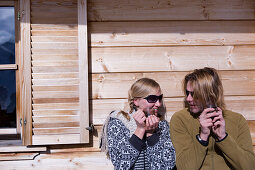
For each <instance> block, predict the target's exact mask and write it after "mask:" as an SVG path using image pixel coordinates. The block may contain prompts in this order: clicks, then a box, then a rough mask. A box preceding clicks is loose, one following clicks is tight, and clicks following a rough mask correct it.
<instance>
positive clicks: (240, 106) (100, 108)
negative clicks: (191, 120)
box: [91, 96, 255, 125]
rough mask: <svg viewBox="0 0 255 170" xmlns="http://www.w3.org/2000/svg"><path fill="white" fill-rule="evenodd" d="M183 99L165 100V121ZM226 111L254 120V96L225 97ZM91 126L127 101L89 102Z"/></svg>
mask: <svg viewBox="0 0 255 170" xmlns="http://www.w3.org/2000/svg"><path fill="white" fill-rule="evenodd" d="M183 100H184V99H183V98H165V99H164V101H165V105H166V110H167V114H166V116H167V117H166V120H168V121H169V120H170V118H171V116H172V115H173V114H174V113H175V112H176V111H178V110H181V109H182V108H183V107H184V104H183ZM225 102H226V106H227V109H230V110H233V111H235V112H238V113H241V114H242V115H243V116H244V117H245V118H246V119H247V120H255V115H254V112H255V106H254V103H255V97H254V96H227V97H225ZM91 103H92V104H91V105H92V106H91V107H92V113H93V124H95V125H102V124H103V123H104V121H105V119H106V118H107V116H108V115H109V113H110V112H111V111H113V110H117V109H125V108H126V107H128V104H127V99H108V100H106V99H104V100H92V101H91Z"/></svg>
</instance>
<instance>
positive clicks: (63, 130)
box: [33, 127, 80, 135]
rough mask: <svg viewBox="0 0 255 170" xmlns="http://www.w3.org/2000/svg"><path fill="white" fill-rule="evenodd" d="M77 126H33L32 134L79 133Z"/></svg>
mask: <svg viewBox="0 0 255 170" xmlns="http://www.w3.org/2000/svg"><path fill="white" fill-rule="evenodd" d="M79 133H80V128H79V127H63V128H33V134H34V135H60V134H79Z"/></svg>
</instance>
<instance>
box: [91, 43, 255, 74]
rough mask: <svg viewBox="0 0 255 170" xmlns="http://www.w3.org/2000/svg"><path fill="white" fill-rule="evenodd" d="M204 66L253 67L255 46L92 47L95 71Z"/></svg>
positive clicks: (143, 70)
mask: <svg viewBox="0 0 255 170" xmlns="http://www.w3.org/2000/svg"><path fill="white" fill-rule="evenodd" d="M194 61H196V62H194ZM134 62H135V64H134ZM204 66H209V67H214V68H216V69H218V70H250V69H251V70H253V69H254V68H255V46H254V45H242V46H172V47H171V46H170V47H114V48H110V47H109V48H91V66H90V67H91V69H90V70H92V73H103V72H106V73H108V72H152V71H190V70H193V69H196V68H202V67H204Z"/></svg>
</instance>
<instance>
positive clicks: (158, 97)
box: [144, 94, 163, 103]
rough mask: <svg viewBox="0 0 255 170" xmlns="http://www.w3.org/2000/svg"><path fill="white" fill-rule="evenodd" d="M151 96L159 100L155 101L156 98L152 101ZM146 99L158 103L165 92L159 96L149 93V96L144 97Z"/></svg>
mask: <svg viewBox="0 0 255 170" xmlns="http://www.w3.org/2000/svg"><path fill="white" fill-rule="evenodd" d="M150 97H155V98H156V99H157V100H156V101H154V100H153V101H152V100H150V99H149V98H150ZM144 99H145V100H147V102H148V103H156V102H157V101H159V102H161V101H162V99H163V94H161V95H159V96H157V95H149V96H147V97H144Z"/></svg>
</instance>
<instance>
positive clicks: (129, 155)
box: [107, 118, 145, 169]
mask: <svg viewBox="0 0 255 170" xmlns="http://www.w3.org/2000/svg"><path fill="white" fill-rule="evenodd" d="M129 134H130V132H129V130H128V129H127V128H126V127H125V126H124V124H123V123H122V122H121V121H120V120H119V119H116V118H111V119H110V121H109V123H108V126H107V142H108V150H109V156H110V159H111V161H112V163H113V165H114V169H130V168H131V167H132V166H133V165H134V163H135V161H136V160H137V158H138V156H139V153H140V151H141V149H142V148H143V146H144V145H145V142H143V141H142V140H139V139H137V138H138V137H136V136H135V135H133V136H132V137H131V138H130V137H129ZM134 141H136V142H137V141H138V142H137V143H136V146H133V145H132V144H131V143H130V142H134Z"/></svg>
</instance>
